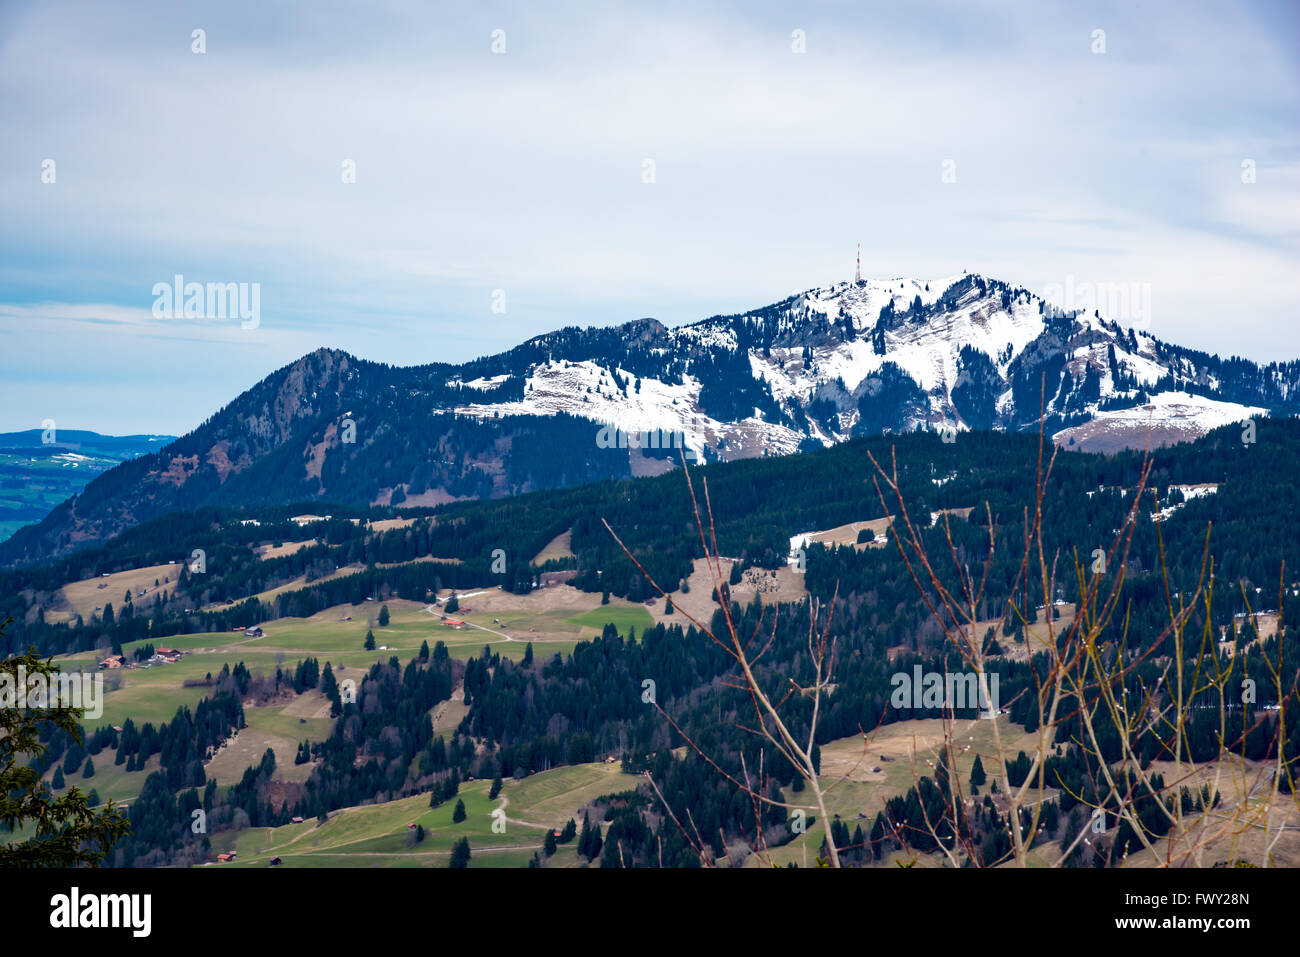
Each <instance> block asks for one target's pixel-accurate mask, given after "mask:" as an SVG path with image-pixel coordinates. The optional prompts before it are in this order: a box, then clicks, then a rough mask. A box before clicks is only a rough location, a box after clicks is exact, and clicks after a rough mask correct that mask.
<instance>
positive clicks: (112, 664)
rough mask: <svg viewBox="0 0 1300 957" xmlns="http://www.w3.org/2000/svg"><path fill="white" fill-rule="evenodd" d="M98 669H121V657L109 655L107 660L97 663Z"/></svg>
mask: <svg viewBox="0 0 1300 957" xmlns="http://www.w3.org/2000/svg"><path fill="white" fill-rule="evenodd" d="M99 667H101V668H121V667H122V656H121V655H109V656H108V657H107V658H105V659H104V660H103V661H101V662H100V663H99Z"/></svg>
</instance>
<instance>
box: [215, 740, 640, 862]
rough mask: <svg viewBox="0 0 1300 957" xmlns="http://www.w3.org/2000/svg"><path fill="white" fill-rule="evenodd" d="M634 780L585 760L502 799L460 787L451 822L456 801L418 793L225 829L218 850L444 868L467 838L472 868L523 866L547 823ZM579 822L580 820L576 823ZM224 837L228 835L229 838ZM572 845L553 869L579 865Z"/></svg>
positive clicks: (514, 787) (514, 786)
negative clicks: (419, 835) (460, 810)
mask: <svg viewBox="0 0 1300 957" xmlns="http://www.w3.org/2000/svg"><path fill="white" fill-rule="evenodd" d="M636 780H637V779H636V778H635V777H633V776H632V775H626V774H623V773H621V772H620V771H619V770H618V766H617V765H605V764H584V765H577V766H574V767H563V768H556V769H555V770H553V771H546V772H543V773H541V774H534V775H531V776H529V777H528V778H525V779H524V780H522V781H507V782H506V783H505V785H504V787H503V788H502V790H501V795H500V796H499V797H498V798H497V799H496V800H489V799H488V796H487V794H488V789H489V787H490V782H488V781H472V782H468V783H465V784H462V785H461V788H460V794H459V795H458V797H459V799H460V800H463V801H464V802H465V813H466V818H465V820H464V821H462V822H460V823H456V822H454V821H452V815H453V813H454V811H455V806H456V800H457V799H456V798H453V799H452V800H450V801H448V802H447V803H445V804H443V805H442V806H441V807H437V808H430V807H429V806H428V805H429V796H428V795H427V794H417V795H414V796H412V797H409V798H401V799H400V800H397V801H390V802H388V803H386V804H371V805H363V806H361V807H354V808H346V809H344V810H341V811H337V812H335V813H333V814H331V815H330V818H329V820H328V821H327V822H326V823H324V824H321V825H318V824H317V822H316V821H315V820H314V819H313V820H308V821H304V822H303V823H301V824H287V825H285V826H283V827H275V828H252V829H249V830H246V831H243V832H242V833H240V834H239V835H238V836H237V837H236V836H235V835H231V834H219V835H216V837H215V838H214V840H213V852H214V854H215V853H218V852H223V851H230V850H234V851H237V852H238V855H239V856H238V857H237V858H236V859H235V860H234V861H232V862H230V863H229V864H220V865H213V866H220V867H265V866H267V864H268V863H269V862H270V859H271V858H273V857H279V858H280V859H281V861H282V862H283V866H286V867H445V866H446V865H447V862H448V860H449V858H450V855H451V849H452V845H454V844H455V843H456V841H458V840H459V839H460V838H462V837H467V838H469V842H470V848H471V851H472V857H471V861H470V866H471V867H485V866H486V867H524V866H526V865H527V864H528V861H529V859H530V858H531V857H532V856H533V853H534V852H540V851H541V847H542V840H543V837H544V836H545V833H546V829H547V828H560V827H563V825H564V823H565V822H566V821H568V820H569V819H570V818H576V817H577V815H578V811H579V809H580V808H581V807H582V805H583V804H585V803H587V802H588V801H590V800H592V799H593V798H595V797H597V796H599V795H601V794H605V793H608V792H611V791H620V790H627V789H628V788H630V787H633V786H635V784H636ZM499 807H504V809H505V818H506V820H505V826H504V832H503V833H501V832H498V831H494V830H493V823H494V822H493V818H492V812H493V811H494V810H496V809H497V808H499ZM578 823H581V821H580V820H578ZM409 824H418V825H423V827H424V829H425V832H426V837H425V840H424V841H423V843H420V844H416V843H414V842H413V841H412V840H411V829H410V828H409V827H408V826H407V825H409ZM223 839H224V840H223ZM576 863H577V861H576V853H575V850H574V848H573V845H572V844H570V845H567V846H562V848H561V850H560V852H559V853H557V854H556V855H555V857H554V858H552V859H551V860H550V861H548V862H547V865H548V866H571V865H573V864H576Z"/></svg>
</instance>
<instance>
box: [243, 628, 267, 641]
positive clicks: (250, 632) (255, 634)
mask: <svg viewBox="0 0 1300 957" xmlns="http://www.w3.org/2000/svg"><path fill="white" fill-rule="evenodd" d="M244 634H245V635H247V636H248V637H249V638H261V637H262V635H263V632H262V628H261V626H260V625H250V626H249V627H248V628H245V629H244Z"/></svg>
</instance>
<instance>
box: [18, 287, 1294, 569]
mask: <svg viewBox="0 0 1300 957" xmlns="http://www.w3.org/2000/svg"><path fill="white" fill-rule="evenodd" d="M1297 397H1300V363H1298V362H1286V363H1272V364H1269V365H1265V366H1260V365H1257V364H1255V363H1253V362H1249V361H1246V360H1244V359H1237V358H1229V359H1221V358H1219V357H1217V356H1213V355H1209V354H1206V353H1203V352H1197V351H1194V350H1190V349H1185V348H1182V347H1179V346H1175V345H1170V344H1167V343H1164V342H1161V341H1160V340H1158V339H1156V338H1154V337H1153V336H1151V335H1149V334H1147V333H1145V332H1142V331H1137V330H1134V329H1131V328H1125V327H1124V326H1121V325H1120V324H1118V323H1117V322H1114V321H1112V320H1111V319H1109V318H1108V317H1106V316H1105V315H1102V314H1101V313H1100V312H1098V311H1096V310H1089V311H1086V312H1084V311H1080V312H1073V313H1067V312H1063V311H1061V310H1060V309H1057V308H1055V307H1053V306H1052V305H1050V304H1049V303H1047V302H1045V301H1044V300H1043V299H1042V298H1040V297H1039V296H1037V295H1034V294H1033V293H1031V292H1030V291H1028V290H1026V289H1024V288H1021V287H1018V286H1015V285H1011V284H1008V283H1005V282H1000V281H998V280H994V279H987V278H984V277H982V276H978V275H967V274H962V275H959V276H948V277H945V278H942V279H931V280H928V281H925V280H916V279H889V280H868V281H854V282H845V283H839V284H836V285H832V286H827V287H824V288H818V289H810V290H808V291H806V292H801V293H797V294H795V295H793V296H790V297H789V298H787V299H783V300H782V301H780V302H777V303H773V304H772V305H769V306H764V307H762V308H759V309H754V310H752V311H749V312H745V313H742V314H739V315H733V316H715V317H713V318H710V319H705V320H703V321H701V322H697V323H693V324H691V325H686V326H682V327H679V328H676V329H669V328H667V327H665V326H664V325H663V324H662V323H660V322H658V321H656V320H654V319H639V320H636V321H634V322H628V323H624V324H623V325H619V326H611V327H604V328H587V329H579V328H576V327H569V328H565V329H560V330H558V331H556V332H551V333H547V334H545V335H542V336H537V337H536V338H533V339H530V340H528V341H527V342H524V343H522V344H521V345H519V346H516V347H515V348H513V349H511V350H509V351H508V352H504V353H500V354H498V355H494V356H488V357H485V358H481V359H475V360H473V361H471V362H466V363H463V364H461V365H451V364H446V363H436V364H431V365H422V366H412V367H406V368H401V367H392V366H387V365H380V364H378V363H374V362H366V361H364V360H359V359H356V358H355V357H353V356H350V355H348V354H347V353H345V352H341V351H339V350H333V349H319V350H317V351H316V352H313V353H311V354H310V355H307V356H304V357H303V358H301V359H299V360H298V361H296V362H294V363H292V364H290V365H288V366H286V367H284V368H283V369H280V370H278V371H276V372H274V373H272V374H271V375H270V376H268V377H267V378H266V379H264V380H262V381H261V382H259V383H258V384H257V385H255V386H253V388H251V389H249V390H248V391H247V392H245V393H244V394H243V395H240V396H238V397H237V398H235V399H234V400H233V401H232V402H231V403H230V404H229V405H227V406H226V407H225V408H224V409H222V410H220V411H219V412H217V413H216V414H215V415H213V416H212V417H211V418H210V419H208V420H207V421H206V422H204V423H203V424H202V425H201V426H199V427H198V428H197V429H195V430H194V431H193V432H191V433H189V434H188V435H185V436H183V437H181V438H180V439H177V440H176V441H175V442H173V443H172V444H170V445H168V446H167V447H166V448H163V449H161V450H160V451H158V452H156V453H153V454H151V455H146V456H143V457H142V458H139V459H135V460H133V461H131V462H126V463H123V464H122V465H120V466H118V467H116V468H114V469H111V470H109V471H108V472H105V473H104V474H103V475H101V476H99V477H98V478H97V479H96V480H95V481H93V482H91V483H90V484H89V485H88V486H86V488H85V490H84V491H83V492H82V494H81V495H79V496H77V497H75V498H72V499H69V500H68V501H66V502H64V503H63V504H62V505H60V506H58V507H57V508H56V509H54V511H52V512H51V513H50V514H49V515H48V516H47V517H46V518H45V519H44V520H43V521H42V522H41V523H40V524H39V525H35V526H30V527H28V528H25V529H22V530H20V531H19V532H18V533H17V534H15V535H14V537H13V538H12V539H10V540H9V541H7V542H4V543H0V562H6V563H12V564H24V563H32V562H37V561H41V560H44V559H46V558H49V557H51V556H57V555H61V554H66V553H68V552H71V551H74V550H76V549H77V548H81V547H85V546H88V545H94V544H96V543H99V542H103V541H105V540H107V539H108V538H111V537H112V536H114V535H116V534H118V533H119V532H121V531H123V530H125V529H127V528H130V527H131V526H133V525H135V524H138V523H140V522H142V521H146V520H147V519H149V518H152V517H155V516H157V515H160V514H164V513H166V512H169V511H175V510H178V509H193V508H198V507H201V506H204V505H243V504H250V505H252V504H257V505H261V504H287V503H299V502H306V501H311V500H316V501H324V502H337V503H340V504H380V505H437V504H439V503H442V502H448V501H452V500H456V499H464V498H488V497H498V496H503V495H514V494H519V493H522V492H529V491H533V490H536V489H545V488H559V487H567V486H573V485H580V484H583V483H587V482H594V481H599V480H601V479H606V478H621V477H626V476H634V475H646V474H653V473H655V472H661V471H663V470H665V469H667V468H671V467H672V465H673V463H675V462H676V461H678V459H679V455H685V457H686V459H687V460H688V461H701V460H703V461H711V460H715V459H719V458H721V459H734V458H745V457H754V456H763V455H784V454H788V453H792V452H796V451H800V450H807V449H813V448H820V447H822V446H826V445H832V444H834V443H838V442H843V441H844V440H846V439H849V438H851V437H853V436H859V435H872V434H880V433H898V432H904V431H911V430H915V429H936V430H943V432H944V434H945V435H951V434H954V433H955V432H956V431H965V430H986V429H1007V430H1020V431H1023V430H1036V429H1037V428H1038V423H1039V420H1040V417H1041V418H1044V419H1045V422H1044V425H1045V428H1046V431H1047V433H1048V434H1049V435H1051V436H1053V437H1054V438H1055V440H1056V441H1057V442H1058V443H1060V444H1062V445H1064V446H1067V447H1073V448H1080V449H1097V450H1101V451H1105V450H1109V449H1113V448H1117V447H1120V446H1125V445H1127V446H1137V447H1142V446H1144V445H1145V444H1146V443H1147V442H1148V440H1149V441H1150V442H1151V444H1152V445H1160V444H1163V443H1166V442H1171V441H1181V440H1185V439H1190V438H1195V437H1197V436H1199V435H1202V434H1204V433H1205V432H1206V431H1208V430H1209V429H1211V428H1214V427H1216V426H1219V425H1224V424H1227V423H1231V422H1234V421H1240V420H1241V419H1244V418H1250V417H1254V416H1258V415H1264V414H1267V415H1274V416H1276V415H1294V414H1296V413H1297V412H1298V411H1300V401H1298V398H1297ZM1244 428H1245V427H1244ZM679 449H680V452H679Z"/></svg>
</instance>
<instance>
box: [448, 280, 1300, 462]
mask: <svg viewBox="0 0 1300 957" xmlns="http://www.w3.org/2000/svg"><path fill="white" fill-rule="evenodd" d="M603 332H604V333H605V334H604V335H602V334H601V333H599V332H596V331H594V330H588V331H586V332H581V331H579V330H562V331H561V332H558V333H553V334H549V335H546V336H541V337H539V338H537V339H534V340H531V341H530V342H529V343H527V344H525V345H524V346H522V347H520V348H519V349H516V350H512V351H511V352H508V353H505V354H503V355H501V356H497V357H493V358H491V359H484V360H478V361H476V362H474V363H470V364H469V365H470V367H471V368H470V369H469V370H468V372H467V375H466V376H465V377H463V378H458V379H454V380H451V382H449V384H451V385H456V386H458V387H460V388H461V389H462V390H463V394H464V397H465V398H464V401H463V402H459V403H457V404H456V405H455V411H456V412H457V413H460V414H464V415H470V416H474V417H477V418H485V417H498V416H517V415H554V414H556V413H560V412H563V413H567V414H569V415H573V416H577V417H580V418H585V419H589V420H591V421H592V422H594V423H601V424H610V425H612V426H614V427H615V428H617V429H619V430H621V431H622V432H624V433H628V434H630V435H632V436H634V437H635V436H636V435H637V434H638V433H646V432H649V431H651V430H667V431H670V432H673V433H679V434H681V435H682V436H683V437H684V439H683V441H684V444H685V446H687V447H688V448H690V449H692V450H694V451H695V452H696V453H697V454H698V455H701V456H704V457H705V458H714V457H720V458H735V457H741V456H747V455H762V454H785V453H788V452H791V451H794V450H796V449H799V448H801V447H803V448H807V447H809V446H810V445H830V444H833V443H836V442H841V441H843V440H845V439H847V438H849V437H851V436H854V435H862V434H875V433H881V432H899V431H910V430H914V429H918V428H930V429H939V430H966V429H990V428H997V429H1027V428H1036V427H1037V421H1038V419H1039V413H1040V409H1043V410H1044V411H1045V413H1046V419H1047V428H1048V430H1049V433H1050V434H1053V435H1055V436H1057V437H1058V439H1059V441H1061V442H1062V443H1063V444H1071V440H1073V444H1075V445H1077V446H1078V447H1081V448H1091V447H1101V446H1109V447H1118V446H1120V445H1130V446H1132V445H1136V446H1141V445H1143V444H1145V442H1146V440H1147V426H1148V425H1150V426H1151V428H1152V431H1153V444H1154V445H1160V444H1164V443H1166V442H1168V441H1180V440H1186V439H1191V438H1195V437H1197V436H1199V435H1202V434H1204V433H1205V432H1206V431H1208V430H1209V429H1211V428H1214V427H1217V426H1218V425H1222V424H1225V423H1227V422H1231V421H1238V420H1240V419H1245V418H1249V417H1251V416H1256V415H1261V414H1268V413H1269V412H1273V413H1282V414H1288V413H1290V412H1292V411H1294V409H1293V408H1292V406H1293V404H1294V403H1295V401H1296V395H1297V393H1296V385H1297V371H1298V370H1297V368H1296V363H1287V364H1285V365H1270V366H1267V367H1264V368H1260V367H1258V366H1256V365H1255V364H1253V363H1250V362H1246V361H1244V360H1238V359H1229V360H1221V359H1219V358H1218V357H1215V356H1210V355H1207V354H1204V353H1199V352H1195V351H1192V350H1187V349H1181V348H1179V347H1177V346H1171V345H1168V344H1165V343H1163V342H1161V341H1160V340H1158V339H1156V338H1154V337H1153V336H1150V335H1148V334H1146V333H1145V332H1140V331H1137V330H1134V329H1131V328H1125V327H1123V326H1121V325H1120V324H1118V323H1116V322H1113V321H1110V320H1108V319H1107V318H1106V317H1105V316H1104V315H1102V314H1101V313H1100V312H1098V311H1095V310H1094V311H1093V312H1090V313H1066V312H1062V311H1061V310H1059V309H1056V308H1054V307H1053V306H1052V305H1050V304H1049V303H1047V302H1045V301H1044V300H1043V299H1042V298H1040V297H1038V296H1036V295H1034V294H1032V293H1031V292H1029V291H1028V290H1026V289H1023V288H1019V287H1016V286H1013V285H1009V284H1007V283H1003V282H999V281H997V280H990V279H985V278H983V277H981V276H977V275H967V274H962V275H957V276H948V277H945V278H942V279H933V280H929V281H923V280H916V279H890V280H866V281H858V282H846V283H840V284H837V285H833V286H829V287H825V288H818V289H811V290H808V291H807V292H803V293H799V294H797V295H794V296H791V297H790V298H788V299H786V300H783V301H781V302H778V303H775V304H773V305H770V306H767V307H764V308H762V309H757V310H754V311H752V312H747V313H743V314H740V315H735V316H719V317H714V318H711V319H706V320H704V321H702V322H699V323H695V324H693V325H688V326H683V327H680V328H677V329H667V328H665V327H664V326H662V325H661V324H660V323H658V322H655V321H654V320H650V319H646V320H640V321H639V322H636V323H629V324H627V325H625V326H621V327H618V329H617V330H612V331H611V330H604V331H603ZM610 332H613V333H614V334H615V336H616V338H617V339H618V340H619V341H617V342H615V343H612V344H611V343H610V342H609V339H608V334H609V333H610ZM611 346H612V347H611ZM489 372H490V373H491V375H486V376H485V373H489ZM468 373H472V374H473V375H474V376H475V377H474V378H469V375H468ZM511 381H514V382H516V384H517V388H518V393H519V394H518V395H517V396H514V397H511V398H509V399H504V400H501V399H495V400H494V399H487V398H485V397H483V396H481V395H479V394H477V393H480V392H482V391H483V390H484V389H485V388H494V389H500V388H501V387H502V386H503V385H505V384H506V383H508V382H511ZM633 441H635V439H634V440H633Z"/></svg>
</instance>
